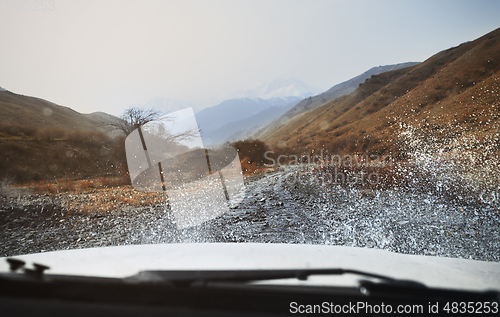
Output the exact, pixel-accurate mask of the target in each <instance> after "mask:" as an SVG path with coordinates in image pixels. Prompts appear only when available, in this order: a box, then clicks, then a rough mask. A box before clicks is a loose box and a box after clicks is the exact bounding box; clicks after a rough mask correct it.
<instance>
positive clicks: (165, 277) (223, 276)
mask: <svg viewBox="0 0 500 317" xmlns="http://www.w3.org/2000/svg"><path fill="white" fill-rule="evenodd" d="M344 274H354V275H359V276H363V277H369V278H376V279H379V280H382V281H383V282H384V284H390V285H398V286H407V287H413V288H426V286H425V285H424V284H422V283H419V282H415V281H411V280H401V279H395V278H392V277H389V276H385V275H379V274H373V273H369V272H365V271H358V270H350V269H341V268H332V269H297V270H221V271H215V270H203V271H182V270H179V271H170V270H169V271H141V272H139V273H138V274H136V275H133V276H131V277H129V278H127V280H128V281H137V282H162V283H167V284H172V285H173V286H194V285H205V284H207V283H211V282H238V283H248V282H258V281H269V280H278V279H291V278H292V279H298V280H302V281H305V280H307V278H308V277H309V276H313V275H344Z"/></svg>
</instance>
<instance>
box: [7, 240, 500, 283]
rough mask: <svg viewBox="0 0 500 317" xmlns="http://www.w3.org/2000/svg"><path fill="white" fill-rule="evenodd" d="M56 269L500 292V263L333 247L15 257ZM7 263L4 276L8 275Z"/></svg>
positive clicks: (208, 247) (182, 247)
mask: <svg viewBox="0 0 500 317" xmlns="http://www.w3.org/2000/svg"><path fill="white" fill-rule="evenodd" d="M14 258H17V259H21V260H24V261H26V262H27V263H26V265H27V266H28V267H30V266H31V265H32V262H36V263H40V264H44V265H47V266H49V267H50V270H49V271H47V273H48V274H70V275H84V276H102V277H126V276H131V275H134V274H136V273H138V272H139V271H144V270H228V269H233V270H238V269H301V268H344V269H355V270H362V271H367V272H370V273H375V274H381V275H387V276H390V277H394V278H399V279H410V280H414V281H418V282H421V283H424V284H425V285H427V286H429V287H439V288H452V289H469V290H488V289H489V290H500V263H494V262H483V261H473V260H465V259H451V258H442V257H431V256H417V255H405V254H397V253H392V252H389V251H384V250H377V249H367V248H353V247H342V246H328V245H297V244H295V245H293V244H256V243H205V244H204V243H200V244H188V243H186V244H156V245H131V246H118V247H104V248H93V249H79V250H78V249H77V250H67V251H55V252H45V253H37V254H29V255H20V256H15V257H14ZM8 271H9V267H8V265H7V262H6V261H5V258H2V259H0V272H8ZM358 279H359V277H357V276H344V277H338V276H331V277H325V276H318V277H311V278H310V279H309V281H306V282H302V281H295V280H293V281H291V282H292V283H314V284H322V285H324V284H328V285H332V284H333V285H354V283H356V281H357V280H358Z"/></svg>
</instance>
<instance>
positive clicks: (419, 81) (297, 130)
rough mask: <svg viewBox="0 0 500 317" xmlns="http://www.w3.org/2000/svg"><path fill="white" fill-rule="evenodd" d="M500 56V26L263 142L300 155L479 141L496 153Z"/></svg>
mask: <svg viewBox="0 0 500 317" xmlns="http://www.w3.org/2000/svg"><path fill="white" fill-rule="evenodd" d="M499 56H500V29H497V30H495V31H493V32H491V33H489V34H487V35H485V36H483V37H481V38H479V39H477V40H475V41H472V42H467V43H464V44H462V45H460V46H457V47H454V48H451V49H448V50H445V51H442V52H440V53H438V54H436V55H434V56H432V57H431V58H429V59H428V60H426V61H425V62H423V63H421V64H418V65H415V66H412V67H408V68H404V69H400V70H396V71H391V72H386V73H382V74H380V75H376V76H372V77H371V78H369V79H367V80H366V81H365V83H363V84H362V85H360V87H359V88H358V89H356V90H355V91H354V92H353V93H351V94H350V95H348V96H343V97H340V98H337V99H335V100H332V101H330V102H327V103H325V104H323V105H322V106H320V107H318V108H316V109H314V110H313V111H310V112H308V113H305V114H304V115H302V116H300V117H295V118H292V119H291V120H290V121H289V122H288V123H287V124H285V125H282V126H281V127H280V128H279V129H277V131H275V132H274V133H272V134H271V135H269V136H268V137H267V138H266V139H265V141H266V142H267V143H268V144H270V145H271V146H276V145H277V146H279V147H281V148H283V149H285V150H286V151H288V152H295V153H307V152H310V151H312V150H314V151H319V150H325V151H327V152H329V153H353V152H358V153H369V154H392V155H395V156H399V157H404V156H405V155H406V154H404V153H407V152H408V151H410V150H411V151H415V150H417V149H418V150H422V149H428V150H433V151H435V150H437V149H438V148H441V149H445V150H449V149H450V148H452V147H457V146H462V147H463V146H468V147H472V148H473V147H474V146H476V147H477V146H478V144H483V145H484V144H489V145H491V146H489V147H488V149H489V150H494V151H496V152H497V151H498V148H499V144H498V142H499V141H498V139H499V138H498V134H497V133H498V132H499V131H500V129H499V119H498V118H499V114H500V112H499V110H500V108H499V107H500V105H499V99H500V97H499V90H498V85H499V80H500V72H499V71H500V58H499ZM416 132H417V134H419V135H421V138H420V139H419V142H417V143H415V140H416V139H415V138H416V136H415V133H416ZM409 133H413V134H412V135H411V138H413V139H411V142H408V140H409V139H408V137H409V136H410V134H409ZM485 142H486V143H485ZM466 144H467V145H466ZM431 145H432V146H433V149H430V148H429V146H431Z"/></svg>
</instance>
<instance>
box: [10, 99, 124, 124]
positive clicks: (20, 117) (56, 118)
mask: <svg viewBox="0 0 500 317" xmlns="http://www.w3.org/2000/svg"><path fill="white" fill-rule="evenodd" d="M0 113H1V115H0V124H13V125H22V126H33V127H35V128H39V129H46V128H54V129H65V130H73V131H77V130H83V131H92V132H95V131H98V132H108V130H109V129H108V127H106V126H105V124H104V122H108V121H114V120H117V118H115V117H113V116H111V115H106V114H103V113H102V114H101V113H92V114H82V113H79V112H76V111H75V110H73V109H70V108H68V107H63V106H59V105H56V104H54V103H52V102H49V101H46V100H43V99H40V98H35V97H28V96H23V95H18V94H15V93H12V92H10V91H0Z"/></svg>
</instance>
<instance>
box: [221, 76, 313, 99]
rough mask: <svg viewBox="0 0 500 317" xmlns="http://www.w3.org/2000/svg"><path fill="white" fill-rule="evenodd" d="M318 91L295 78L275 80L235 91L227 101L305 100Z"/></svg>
mask: <svg viewBox="0 0 500 317" xmlns="http://www.w3.org/2000/svg"><path fill="white" fill-rule="evenodd" d="M319 92H320V91H319V90H318V89H316V88H313V87H311V86H309V85H307V84H305V83H303V82H302V81H300V80H298V79H295V78H292V77H291V78H288V79H281V78H279V79H276V80H274V81H271V82H264V83H260V84H256V85H254V86H253V87H250V88H249V89H245V90H240V91H237V92H235V93H233V94H231V95H229V97H228V99H238V98H261V99H270V98H282V97H290V96H294V97H301V98H307V97H310V96H313V95H315V94H317V93H319Z"/></svg>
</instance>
